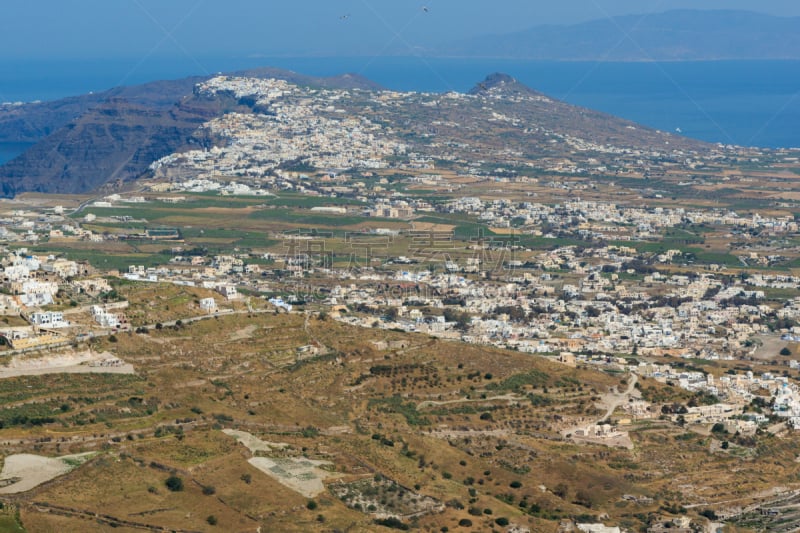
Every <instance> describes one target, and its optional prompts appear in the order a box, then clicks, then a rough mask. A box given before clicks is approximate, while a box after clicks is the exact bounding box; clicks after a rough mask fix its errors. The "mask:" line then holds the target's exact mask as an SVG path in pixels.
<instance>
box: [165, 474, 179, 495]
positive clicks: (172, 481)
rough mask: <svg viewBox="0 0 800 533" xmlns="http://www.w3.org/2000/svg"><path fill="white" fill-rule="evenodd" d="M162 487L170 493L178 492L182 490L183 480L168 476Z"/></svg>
mask: <svg viewBox="0 0 800 533" xmlns="http://www.w3.org/2000/svg"><path fill="white" fill-rule="evenodd" d="M164 485H166V486H167V488H168V489H169V490H171V491H172V492H180V491H182V490H183V480H182V479H181V478H179V477H178V476H169V477H168V478H167V480H166V481H165V482H164Z"/></svg>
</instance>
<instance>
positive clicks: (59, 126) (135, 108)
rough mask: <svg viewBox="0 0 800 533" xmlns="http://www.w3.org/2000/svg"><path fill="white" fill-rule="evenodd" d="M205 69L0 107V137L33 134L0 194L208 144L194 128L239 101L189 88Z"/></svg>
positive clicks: (60, 189)
mask: <svg viewBox="0 0 800 533" xmlns="http://www.w3.org/2000/svg"><path fill="white" fill-rule="evenodd" d="M238 75H246V76H251V77H261V78H272V77H274V78H282V79H286V80H287V81H291V82H292V83H296V84H300V85H310V86H318V87H327V88H343V89H346V88H360V89H377V88H380V86H379V85H377V84H374V83H372V82H370V81H369V80H366V79H365V78H363V77H360V76H357V75H349V74H345V75H342V76H336V77H331V78H313V77H310V76H304V75H301V74H297V73H294V72H288V71H285V70H280V69H274V68H262V69H254V70H249V71H244V72H241V73H238ZM206 79H207V77H192V78H185V79H181V80H173V81H157V82H152V83H148V84H145V85H140V86H135V87H119V88H115V89H111V90H109V91H106V92H103V93H98V94H90V95H84V96H78V97H72V98H65V99H63V100H58V101H56V102H44V103H39V104H27V105H23V106H6V107H0V142H36V143H37V144H35V145H34V146H33V147H31V148H30V149H29V150H28V151H26V152H25V153H24V154H22V155H20V156H19V157H17V158H15V159H13V160H11V161H9V162H7V163H6V164H5V165H3V166H0V195H1V196H3V197H14V196H15V195H17V194H19V193H22V192H26V191H35V192H46V193H84V192H89V191H92V190H95V189H97V188H98V187H100V186H102V185H104V184H106V183H119V182H125V181H128V180H131V179H135V178H137V177H139V176H141V175H142V174H143V173H145V172H146V171H147V167H148V166H149V165H150V163H152V162H153V161H155V160H157V159H160V158H161V157H164V156H166V155H169V154H171V153H174V152H179V151H182V150H185V149H189V148H193V147H194V148H196V147H198V146H208V145H210V144H212V142H213V141H212V140H211V139H208V138H206V137H205V132H203V131H198V128H199V127H200V126H201V125H202V124H203V123H204V122H207V121H209V120H211V119H213V118H214V117H217V116H220V115H221V114H222V113H224V112H227V111H232V110H237V109H238V110H241V111H244V112H248V111H250V109H249V108H246V107H245V108H240V107H239V103H238V102H233V101H230V100H226V99H224V98H215V99H207V98H201V97H198V96H196V95H194V94H193V88H194V86H195V85H196V84H197V83H200V82H202V81H205V80H206Z"/></svg>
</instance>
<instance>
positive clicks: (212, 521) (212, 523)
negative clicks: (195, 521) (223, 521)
mask: <svg viewBox="0 0 800 533" xmlns="http://www.w3.org/2000/svg"><path fill="white" fill-rule="evenodd" d="M206 522H208V525H210V526H216V525H217V517H216V516H214V515H213V514H212V515H208V517H207V518H206Z"/></svg>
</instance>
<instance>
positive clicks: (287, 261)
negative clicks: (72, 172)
mask: <svg viewBox="0 0 800 533" xmlns="http://www.w3.org/2000/svg"><path fill="white" fill-rule="evenodd" d="M194 97H195V98H201V99H202V98H220V97H224V98H228V99H230V100H231V101H234V102H236V105H237V110H238V111H233V112H230V113H227V114H225V115H224V116H222V117H220V118H216V119H213V120H211V121H209V122H207V123H206V124H204V125H203V128H204V129H205V130H207V136H208V137H210V138H215V139H217V141H218V142H217V144H215V145H214V146H205V147H201V148H198V149H194V150H189V151H183V152H180V153H175V154H172V155H169V156H167V157H164V158H162V159H160V160H158V161H156V162H154V163H153V164H152V165H151V167H150V173H149V175H148V176H147V178H146V179H142V180H139V181H138V182H137V183H136V186H135V187H128V188H127V189H124V190H119V191H117V192H113V193H110V194H106V193H103V194H101V195H99V196H96V197H81V198H77V199H73V200H69V199H68V200H67V201H66V202H64V201H63V198H59V199H57V200H52V201H47V202H40V203H39V204H38V205H36V204H35V202H32V201H31V202H28V201H27V200H22V201H20V202H17V203H15V204H14V205H13V206H12V208H10V209H7V210H6V211H4V212H3V214H2V215H1V216H0V238H2V240H3V242H4V245H3V246H2V247H0V253H2V257H1V258H0V266H1V267H2V272H1V277H0V279H1V280H2V287H0V319H2V323H0V341H2V344H3V351H1V352H0V355H3V356H8V357H12V356H13V357H17V356H23V355H24V356H31V357H36V354H43V353H47V354H52V353H53V352H58V350H62V349H64V350H73V349H75V348H76V346H79V345H82V343H87V342H90V341H92V340H94V339H111V338H112V337H113V338H114V339H115V341H114V342H116V337H117V336H119V335H121V334H123V333H126V334H131V335H139V336H146V335H148V334H149V333H150V332H152V331H155V330H161V329H162V328H165V327H178V326H180V325H181V324H186V323H191V322H195V321H203V320H206V319H214V318H219V317H224V316H226V315H237V316H240V315H245V314H247V315H248V316H254V315H257V313H270V314H275V315H287V316H289V315H297V316H304V317H305V318H304V320H305V324H306V326H307V324H308V321H309V320H310V317H316V319H318V320H325V321H328V320H330V321H337V322H338V323H339V324H342V325H348V326H355V327H357V328H364V329H369V330H370V331H371V332H374V331H377V332H381V333H385V334H386V335H389V334H396V333H403V334H406V333H408V334H413V335H418V336H419V338H434V339H442V340H445V341H450V342H453V343H467V344H471V345H477V346H483V347H492V348H500V349H506V350H512V351H514V352H519V353H521V354H524V355H525V356H527V357H530V358H531V360H533V358H536V360H540V359H541V360H547V361H550V362H553V363H556V364H558V365H561V366H563V367H566V368H570V369H582V370H586V369H591V370H596V371H599V372H603V373H606V374H608V375H611V376H615V377H619V376H624V379H625V380H627V384H628V385H629V387H628V390H627V391H624V392H622V391H621V390H619V389H617V388H615V389H614V390H610V391H608V392H607V393H606V394H607V395H610V397H611V398H612V400H613V401H611V400H609V401H606V403H604V404H602V407H603V409H605V408H608V411H607V413H606V414H605V416H602V417H598V416H595V417H591V416H585V417H575V418H573V419H572V420H568V421H561V420H560V419H559V422H561V423H559V422H554V426H553V428H554V431H557V435H560V436H559V437H553V436H550V437H549V438H556V439H557V440H559V442H562V441H563V442H571V443H576V444H589V445H597V444H600V445H603V446H608V447H610V448H621V449H633V447H634V445H633V443H632V441H631V439H630V437H629V432H628V429H629V428H630V427H631V425H632V424H635V423H636V422H637V421H639V422H641V421H647V420H659V421H661V422H663V423H666V424H669V425H670V427H673V428H684V429H688V430H691V431H696V432H699V433H701V434H708V433H709V432H711V433H713V434H720V435H723V434H724V435H730V436H731V437H729V439H730V440H732V439H733V436H736V437H737V438H740V437H752V438H758V437H759V436H761V435H767V434H769V435H778V434H793V433H792V432H794V431H795V430H800V387H799V386H798V383H800V377H799V376H800V352H798V342H800V289H798V287H800V274H798V265H800V263H798V261H800V259H798V258H799V257H800V246H799V245H798V241H797V234H798V229H800V228H798V219H797V216H796V212H797V211H796V204H795V203H793V202H794V200H791V198H794V197H795V196H793V194H794V192H793V193H792V194H791V195H787V196H786V198H787V199H784V198H780V197H766V198H764V197H763V194H762V193H761V185H762V183H761V182H760V181H759V180H760V179H761V178H763V176H764V175H767V174H769V176H771V177H770V179H771V180H773V181H774V183H781V184H784V183H786V184H788V183H790V181H791V180H790V179H789V178H788V177H787V174H786V173H787V172H790V171H791V169H792V168H796V167H797V163H798V157H797V156H798V154H796V153H794V152H791V151H766V150H764V151H761V150H756V149H745V148H740V147H728V146H721V145H716V146H710V145H697V146H695V145H691V144H690V143H689V142H688V141H686V140H685V139H682V138H679V137H675V136H672V135H670V134H664V133H661V132H652V131H649V130H647V131H645V130H642V131H641V132H638V131H637V130H636V126H633V125H630V124H627V123H624V124H623V125H621V126H619V127H620V128H621V129H620V131H626V132H628V134H630V135H634V136H635V135H641V136H643V137H642V139H644V140H646V141H647V142H648V143H650V145H651V147H650V148H642V147H636V146H633V145H632V144H631V141H630V140H626V138H623V137H622V136H621V134H619V132H611V133H609V132H602V131H600V132H597V131H589V132H588V133H587V135H585V136H584V137H581V136H580V135H579V133H578V130H579V129H580V124H578V126H576V127H575V128H574V129H570V128H567V131H560V132H559V131H556V129H555V128H554V127H553V126H551V125H549V124H543V123H535V122H531V121H530V120H528V119H527V118H526V117H525V116H524V113H523V115H522V116H514V115H513V114H511V111H512V110H513V109H515V106H519V105H522V104H529V105H556V104H557V103H556V102H554V101H553V100H551V99H549V98H548V97H545V96H543V95H539V94H537V93H533V92H532V91H522V90H520V89H519V88H518V87H516V86H514V85H513V83H512V81H510V80H508V79H505V78H502V79H500V80H494V83H493V84H492V86H491V87H488V86H485V87H482V88H481V91H478V92H477V93H476V94H469V95H462V94H456V93H452V94H449V93H448V94H445V95H427V94H417V93H407V94H406V93H395V92H389V91H383V92H378V93H372V92H368V91H358V90H334V89H312V88H307V87H299V86H296V85H293V84H290V83H288V82H286V81H282V80H273V79H267V80H263V79H248V78H232V77H222V76H221V77H217V78H213V79H211V80H209V81H207V82H204V83H201V84H199V85H198V86H197V87H196V89H195V94H194ZM462 101H463V102H466V103H467V104H468V105H470V106H472V107H471V108H470V109H473V110H474V111H475V113H474V114H470V113H466V112H464V111H463V109H462V108H460V107H459V105H457V104H458V103H459V102H462ZM465 105H466V104H465ZM242 106H247V107H248V108H249V109H251V112H243V111H241V109H239V108H241V107H242ZM410 106H414V107H415V108H417V109H420V110H422V111H421V117H418V118H417V119H416V121H412V120H408V121H405V122H403V121H402V120H398V119H397V116H396V115H400V114H402V113H403V112H405V111H404V110H405V109H407V107H410ZM448 106H449V107H448ZM356 109H358V111H357V112H356V111H354V110H356ZM426 110H427V111H426ZM459 110H460V111H459ZM426 113H430V114H426ZM433 116H435V117H438V118H436V119H435V120H433V119H432V118H431V117H433ZM576 120H578V119H576ZM485 124H490V125H491V127H492V128H497V129H498V131H501V132H509V131H510V132H513V136H512V135H511V134H509V135H508V139H509V141H508V143H503V144H502V145H501V144H496V145H493V144H492V143H491V142H485V143H481V142H479V139H478V136H479V134H480V131H479V129H480V127H481V125H485ZM453 132H460V136H459V137H453V135H454V134H453ZM631 132H632V133H631ZM495 133H496V132H495ZM604 136H607V137H612V138H616V139H617V141H616V144H614V143H612V142H610V141H608V140H607V139H606V137H604ZM634 138H635V137H634ZM654 139H655V141H654ZM654 142H657V143H658V144H659V146H660V148H659V149H655V148H652V144H653V143H654ZM526 143H530V144H535V145H536V146H537V147H538V148H539V149H540V151H541V153H540V154H539V155H537V157H532V156H531V155H530V154H528V153H525V152H524V150H525V149H526V148H525V146H526ZM728 168H735V169H736V170H730V171H729V170H725V169H728ZM788 186H789V185H787V187H788ZM734 187H736V188H735V191H736V193H735V195H734V196H733V197H727V196H725V195H727V194H733V193H731V192H730V190H731V189H733V188H734ZM746 193H753V194H754V195H756V196H758V201H754V202H752V203H747V202H745V201H744V200H743V199H742V197H744V196H745V195H746ZM56 202H59V203H58V204H57V203H56ZM167 286H169V287H187V288H196V289H198V290H200V289H201V290H202V291H204V292H203V293H202V294H203V295H204V296H203V297H198V298H196V299H195V300H194V301H193V302H191V303H190V304H188V307H184V308H181V309H182V311H181V314H180V316H172V317H171V318H170V320H168V321H167V320H163V319H161V318H160V317H159V318H154V319H152V320H151V319H150V318H149V317H148V316H143V315H141V312H140V311H139V310H137V311H136V312H137V313H139V314H138V315H137V316H136V319H135V320H133V319H132V317H130V316H129V314H128V310H129V302H128V301H127V300H126V299H125V298H124V297H123V296H122V294H123V293H124V292H125V290H131V289H130V288H131V287H134V288H136V290H139V289H141V290H143V291H145V290H149V287H167ZM394 342H395V343H397V342H400V341H394ZM318 344H321V343H312V344H309V345H305V346H303V347H302V350H300V349H298V350H299V352H298V353H300V352H302V355H298V360H300V359H304V358H307V357H313V356H314V355H318V354H321V353H324V347H323V346H320V345H318ZM398 346H400V347H399V348H398ZM373 347H374V349H375V350H378V351H386V350H389V349H404V348H406V345H405V344H404V342H400V344H399V345H397V346H395V345H393V344H392V341H375V342H374V343H373ZM387 357H388V356H387ZM73 363H74V364H77V365H81V364H83V365H84V366H86V365H87V364H88V365H89V368H91V369H94V370H98V369H99V370H98V371H102V369H111V370H112V371H120V372H122V371H129V370H130V369H129V368H128V366H126V365H128V363H127V362H126V361H124V360H123V358H122V357H118V354H113V353H107V354H104V355H102V357H94V358H90V360H87V362H83V363H82V362H80V361H78V362H77V363H76V362H75V361H74V360H71V361H70V364H73ZM42 364H43V365H45V366H46V363H42ZM58 364H61V363H58ZM73 366H74V365H73ZM755 366H758V367H759V370H756V371H754V370H753V368H754V367H755ZM84 370H85V368H84ZM489 370H491V369H489ZM0 372H2V370H0ZM487 374H488V375H490V373H487ZM487 379H489V378H487ZM643 382H658V383H660V384H663V385H664V386H666V387H669V388H672V389H676V390H680V391H682V392H681V394H683V393H685V396H684V397H685V398H689V399H690V400H686V401H676V400H675V399H674V397H672V396H669V397H668V396H663V397H660V396H659V395H657V394H655V393H653V392H652V390H654V389H651V388H645V387H643V386H642V385H641V384H642V383H643ZM597 401H598V402H599V396H598V400H597ZM598 405H600V404H598ZM481 420H484V419H483V418H481ZM373 438H374V437H373ZM381 438H382V437H381ZM378 440H380V439H378ZM728 445H729V444H728V440H725V442H724V446H723V447H724V449H727V446H728ZM740 511H741V510H740ZM741 512H744V511H741ZM673 514H676V513H673ZM677 514H680V513H677ZM676 520H678V522H675V524H679V525H676V526H675V528H678V529H675V528H672V525H673V523H672V522H669V521H666V522H664V523H662V524H661V525H660V526H657V527H662V528H666V529H663V530H665V531H666V530H673V531H676V530H679V531H688V530H689V529H680V527H682V526H680V524H684V525H685V524H686V523H688V522H686V523H685V521H681V519H676ZM687 520H688V519H687ZM664 524H669V525H667V526H664ZM586 527H587V528H588V527H590V526H586ZM599 527H600V526H599V525H598V526H597V527H596V528H595V529H586V528H584V529H583V530H584V531H603V529H598V528H599ZM654 527H656V526H654ZM657 527H656V528H655V529H652V528H651V529H650V530H652V531H661V529H657ZM686 527H687V528H688V526H686ZM671 528H672V529H671ZM608 530H609V531H612V530H615V531H619V529H615V528H608ZM650 530H648V531H650ZM519 531H522V530H521V529H520V530H519ZM565 531H566V529H565Z"/></svg>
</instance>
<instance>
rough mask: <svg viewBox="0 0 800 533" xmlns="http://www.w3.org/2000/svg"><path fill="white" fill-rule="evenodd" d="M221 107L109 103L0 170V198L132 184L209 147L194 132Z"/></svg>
mask: <svg viewBox="0 0 800 533" xmlns="http://www.w3.org/2000/svg"><path fill="white" fill-rule="evenodd" d="M226 105H228V104H227V103H225V102H222V101H220V100H199V99H197V98H194V97H190V98H188V99H186V100H184V101H182V102H180V103H178V104H176V105H174V106H172V107H171V108H168V109H158V108H154V107H147V106H143V105H140V104H134V103H131V102H129V101H127V100H123V99H119V98H114V99H111V100H109V101H107V102H105V103H103V104H100V105H98V106H97V107H95V108H93V109H91V110H89V111H87V112H86V113H84V114H83V115H81V116H80V117H79V118H78V119H77V120H74V121H72V122H70V123H69V124H67V125H66V126H64V127H63V128H61V129H59V130H58V131H56V132H55V133H53V134H52V135H49V136H47V137H46V138H45V139H44V140H42V141H41V142H39V143H38V144H36V145H35V146H33V147H32V148H31V149H29V150H28V151H27V152H25V153H24V154H22V155H21V156H19V157H17V158H16V159H14V160H12V161H9V162H8V163H7V164H6V165H5V166H3V167H2V168H1V169H0V179H2V194H3V196H7V197H13V196H15V195H16V194H18V193H20V192H23V191H37V192H48V193H81V192H88V191H91V190H93V189H96V188H98V187H100V186H101V185H103V184H105V183H107V182H115V181H116V182H124V181H128V180H131V179H135V178H136V177H138V176H140V175H141V174H142V173H143V172H145V171H146V169H147V167H148V165H149V164H150V163H152V162H153V161H155V160H156V159H159V158H161V157H163V156H165V155H168V154H170V153H173V152H177V151H181V150H183V149H186V148H190V147H197V146H202V145H207V144H208V143H210V140H209V139H207V138H204V137H203V136H202V135H199V134H196V133H198V132H197V130H198V128H199V127H200V126H201V125H202V124H203V123H204V122H206V121H208V120H210V119H212V118H214V117H215V116H218V115H219V114H220V113H222V112H223V110H224V108H225V107H226Z"/></svg>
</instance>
